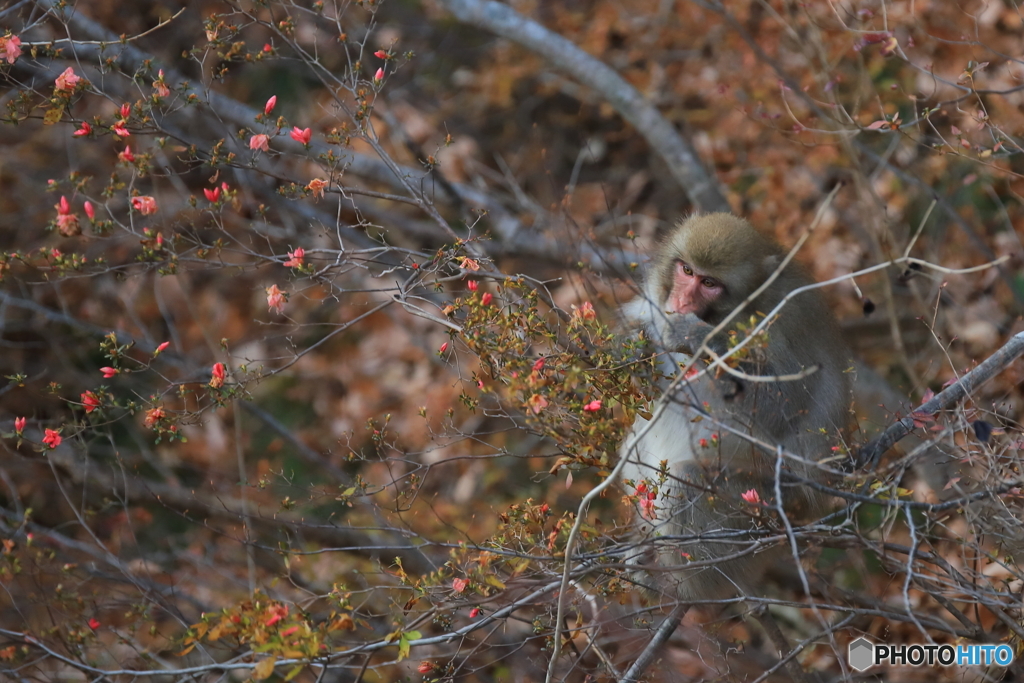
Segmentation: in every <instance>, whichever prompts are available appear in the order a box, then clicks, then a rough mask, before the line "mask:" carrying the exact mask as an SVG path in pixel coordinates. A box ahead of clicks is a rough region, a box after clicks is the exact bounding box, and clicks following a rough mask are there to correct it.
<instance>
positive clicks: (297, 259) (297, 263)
mask: <svg viewBox="0 0 1024 683" xmlns="http://www.w3.org/2000/svg"><path fill="white" fill-rule="evenodd" d="M305 256H306V250H305V249H303V248H302V247H299V248H298V249H296V250H295V251H289V252H288V260H287V261H285V262H284V265H285V266H286V267H287V268H300V267H301V266H302V259H303V258H304V257H305Z"/></svg>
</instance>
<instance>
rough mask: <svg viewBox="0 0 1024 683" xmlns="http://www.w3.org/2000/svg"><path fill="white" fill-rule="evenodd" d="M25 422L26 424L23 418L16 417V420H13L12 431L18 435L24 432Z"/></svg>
mask: <svg viewBox="0 0 1024 683" xmlns="http://www.w3.org/2000/svg"><path fill="white" fill-rule="evenodd" d="M26 422H27V420H26V418H24V417H16V418H14V431H15V432H17V433H18V434H19V435H20V434H21V433H22V432H23V431H25V423H26Z"/></svg>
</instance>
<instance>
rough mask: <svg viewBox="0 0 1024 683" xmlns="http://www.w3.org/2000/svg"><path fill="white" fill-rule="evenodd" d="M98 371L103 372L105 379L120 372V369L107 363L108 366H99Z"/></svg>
mask: <svg viewBox="0 0 1024 683" xmlns="http://www.w3.org/2000/svg"><path fill="white" fill-rule="evenodd" d="M100 372H102V373H103V377H105V378H106V379H110V378H111V377H113V376H114V375H119V374H121V371H120V370H118V369H117V368H112V367H110V366H109V365H108V366H106V367H102V368H100Z"/></svg>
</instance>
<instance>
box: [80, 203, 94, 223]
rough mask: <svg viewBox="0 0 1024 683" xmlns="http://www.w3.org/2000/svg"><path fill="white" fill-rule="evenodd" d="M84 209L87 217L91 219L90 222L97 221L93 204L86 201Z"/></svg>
mask: <svg viewBox="0 0 1024 683" xmlns="http://www.w3.org/2000/svg"><path fill="white" fill-rule="evenodd" d="M82 208H83V209H85V215H86V216H88V217H89V220H91V221H92V220H96V209H94V208H93V207H92V202H90V201H88V200H86V202H85V204H83V205H82Z"/></svg>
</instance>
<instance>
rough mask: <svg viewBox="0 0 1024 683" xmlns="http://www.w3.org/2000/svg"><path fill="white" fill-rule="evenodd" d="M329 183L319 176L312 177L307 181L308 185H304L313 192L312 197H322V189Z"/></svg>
mask: <svg viewBox="0 0 1024 683" xmlns="http://www.w3.org/2000/svg"><path fill="white" fill-rule="evenodd" d="M328 185H330V183H329V182H327V181H326V180H323V179H321V178H313V179H312V180H310V181H309V185H306V189H307V190H309V191H310V192H312V193H313V197H314V198H316V197H323V196H324V190H325V189H326V188H327V186H328Z"/></svg>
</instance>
